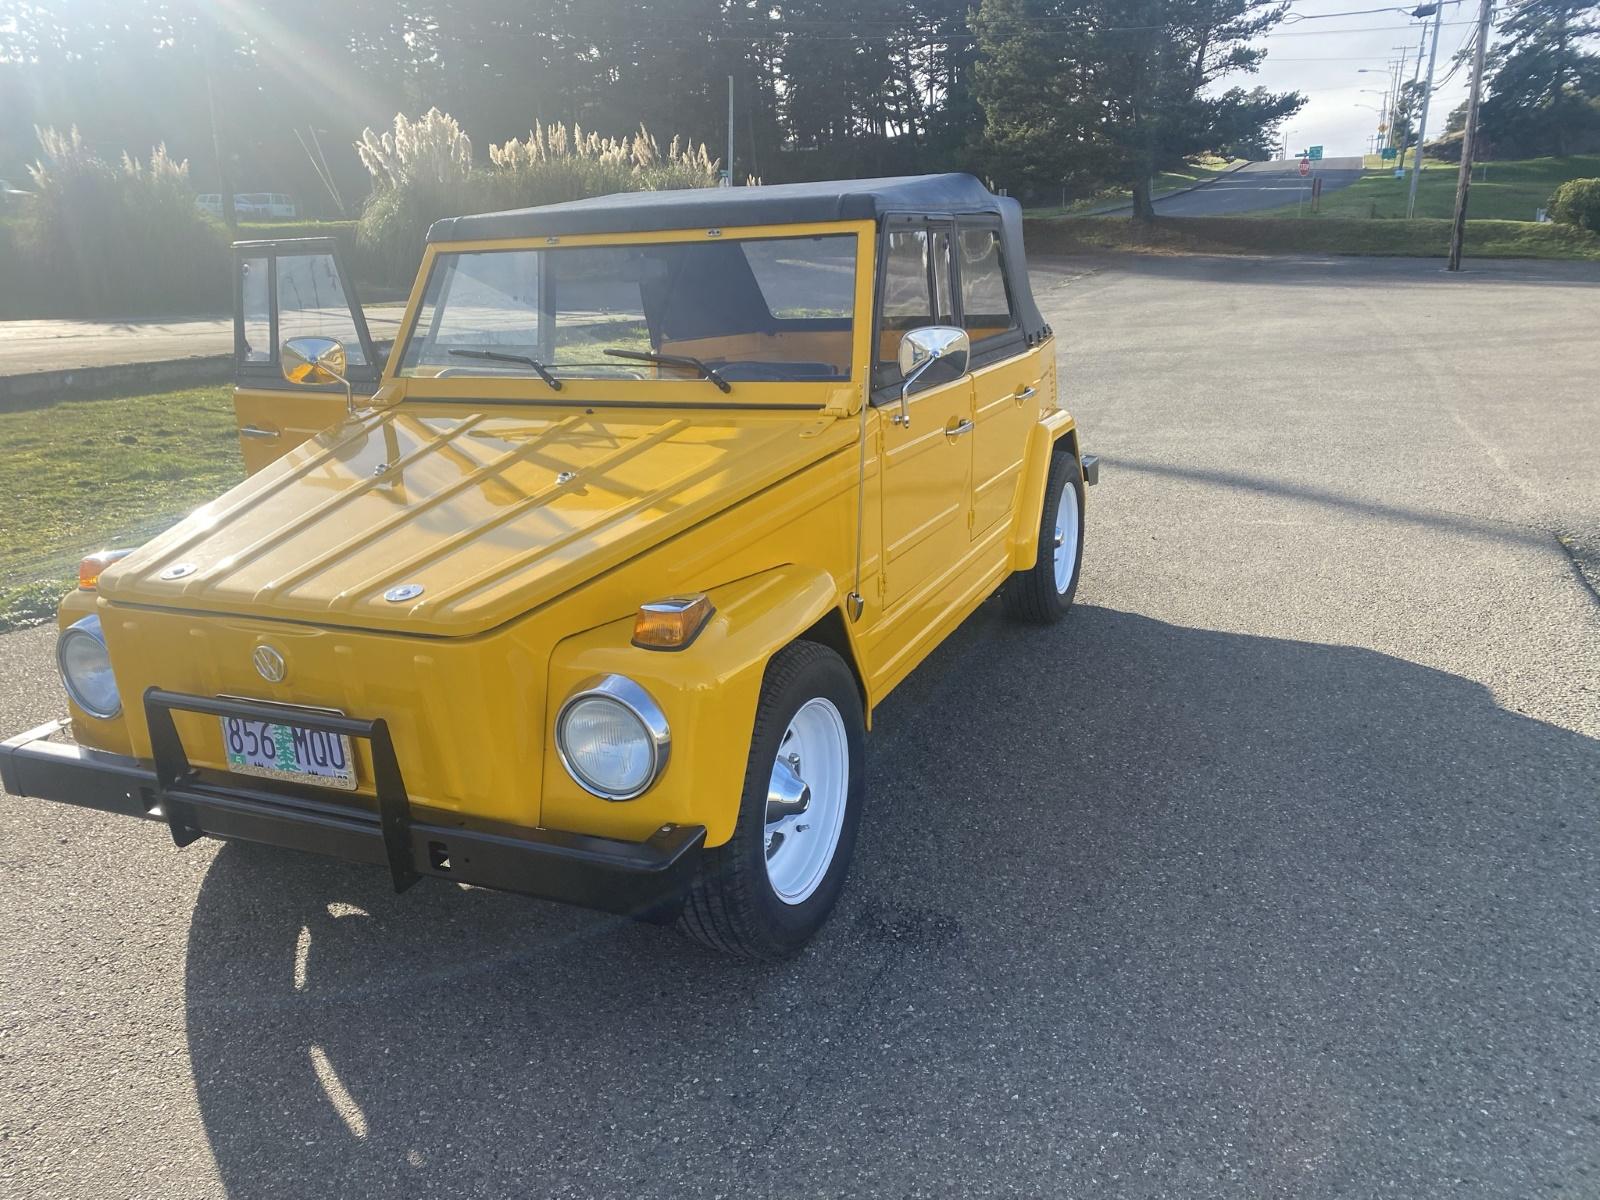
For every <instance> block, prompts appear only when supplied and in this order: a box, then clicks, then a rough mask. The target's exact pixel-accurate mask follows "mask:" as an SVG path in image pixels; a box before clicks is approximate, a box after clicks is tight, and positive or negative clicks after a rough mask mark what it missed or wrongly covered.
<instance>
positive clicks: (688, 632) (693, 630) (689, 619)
mask: <svg viewBox="0 0 1600 1200" xmlns="http://www.w3.org/2000/svg"><path fill="white" fill-rule="evenodd" d="M715 611H716V609H714V608H712V607H711V598H710V597H709V596H707V595H705V594H704V593H699V594H696V595H693V596H669V597H667V599H665V600H653V601H651V602H650V603H649V604H641V605H640V606H639V611H638V613H637V614H636V615H635V616H634V618H633V644H634V645H635V646H638V647H639V648H640V649H642V650H682V649H683V648H684V647H685V646H687V645H688V644H689V643H690V642H692V641H694V639H695V638H696V637H698V636H699V635H700V631H701V630H702V629H704V628H705V625H706V622H707V621H709V620H710V619H711V614H712V613H713V612H715Z"/></svg>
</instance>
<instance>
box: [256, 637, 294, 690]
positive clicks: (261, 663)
mask: <svg viewBox="0 0 1600 1200" xmlns="http://www.w3.org/2000/svg"><path fill="white" fill-rule="evenodd" d="M250 661H251V662H253V663H255V665H256V674H257V675H259V676H261V678H263V679H265V680H266V681H267V682H268V683H282V682H283V677H284V674H285V673H286V672H287V669H288V668H287V667H286V666H285V665H284V661H283V655H281V654H279V653H278V652H277V651H276V650H274V649H273V648H272V647H271V646H257V647H256V649H255V653H254V654H252V655H251V656H250Z"/></svg>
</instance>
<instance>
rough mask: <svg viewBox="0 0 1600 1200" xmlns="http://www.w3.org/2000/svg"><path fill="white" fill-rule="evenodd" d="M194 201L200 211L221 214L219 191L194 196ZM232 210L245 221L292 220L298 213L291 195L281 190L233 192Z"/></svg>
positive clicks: (213, 214) (218, 215)
mask: <svg viewBox="0 0 1600 1200" xmlns="http://www.w3.org/2000/svg"><path fill="white" fill-rule="evenodd" d="M194 202H195V205H196V206H197V207H198V208H199V209H200V211H201V212H207V213H210V214H211V215H212V216H213V217H221V216H222V195H221V193H220V192H205V193H203V194H201V195H199V196H196V197H195V198H194ZM233 211H234V212H235V213H236V214H237V215H238V216H239V217H240V218H241V219H243V220H247V221H260V220H269V221H282V220H293V219H294V218H295V217H297V216H299V215H300V210H299V209H298V208H297V207H296V206H295V202H294V199H293V197H290V196H286V195H284V194H283V193H282V192H235V193H234V196H233Z"/></svg>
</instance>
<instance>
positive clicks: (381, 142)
mask: <svg viewBox="0 0 1600 1200" xmlns="http://www.w3.org/2000/svg"><path fill="white" fill-rule="evenodd" d="M356 150H357V151H358V152H359V154H360V155H361V161H362V163H363V164H364V165H365V166H366V168H367V170H368V171H369V172H370V173H371V174H372V177H373V192H372V195H371V197H369V198H368V200H367V203H366V206H365V207H364V208H363V209H362V213H361V220H360V222H359V223H358V225H357V240H358V244H359V247H360V258H361V261H362V263H363V265H364V267H365V268H366V269H367V270H369V271H371V272H372V273H373V274H374V276H375V277H376V278H377V279H379V280H380V281H382V282H384V283H388V284H392V285H394V286H404V285H405V284H408V283H410V282H411V279H412V278H413V276H414V275H415V274H416V270H417V261H418V259H419V258H420V256H421V254H422V247H423V243H424V241H425V240H426V237H427V232H428V226H429V225H431V224H433V222H435V221H437V220H440V219H441V218H444V217H456V216H462V215H464V214H466V213H476V212H492V211H496V210H499V209H506V208H526V207H529V206H532V205H539V204H555V203H559V202H560V201H563V200H578V199H581V198H583V197H585V196H599V195H604V194H606V193H608V192H632V191H646V190H651V191H653V190H657V189H664V188H694V187H712V186H715V184H716V182H717V161H716V160H715V159H713V158H712V157H711V156H710V155H709V154H708V153H707V152H706V148H705V147H704V146H703V145H702V146H699V147H698V148H697V147H694V146H691V145H689V144H688V143H686V142H682V141H680V139H678V138H674V139H673V140H672V143H671V144H670V145H669V146H668V148H667V150H666V152H665V153H663V152H662V151H661V148H660V146H659V144H658V143H657V142H656V140H655V138H653V137H652V136H651V135H650V133H649V131H648V130H646V129H644V128H643V127H641V128H640V130H639V132H638V133H637V134H634V135H632V136H631V137H623V138H609V137H601V136H600V135H598V134H595V133H584V132H583V131H582V130H581V129H579V128H577V127H576V126H574V127H573V128H572V129H571V130H570V131H569V130H568V129H567V128H566V127H565V126H562V125H550V126H548V127H546V128H543V129H538V128H536V129H534V130H533V131H532V132H530V133H529V134H528V137H527V139H526V140H518V139H516V138H513V139H512V140H511V141H508V142H506V143H505V144H504V145H500V146H491V147H490V148H489V166H488V167H487V168H483V167H474V166H473V165H472V141H471V139H470V138H468V137H467V135H466V133H465V132H463V131H462V129H461V126H460V125H459V124H458V123H457V122H456V120H455V119H454V118H453V117H451V116H449V115H447V114H445V113H441V112H440V111H439V110H438V109H431V110H430V111H429V112H428V113H427V114H426V115H425V116H423V117H421V118H419V119H418V120H415V121H412V120H410V119H408V118H407V117H405V116H404V115H403V114H402V115H399V116H396V117H395V119H394V128H393V129H392V130H391V131H390V132H388V133H385V134H381V135H380V134H377V133H375V132H373V131H372V130H370V129H368V130H367V131H366V132H365V133H363V134H362V137H361V141H359V142H357V143H356Z"/></svg>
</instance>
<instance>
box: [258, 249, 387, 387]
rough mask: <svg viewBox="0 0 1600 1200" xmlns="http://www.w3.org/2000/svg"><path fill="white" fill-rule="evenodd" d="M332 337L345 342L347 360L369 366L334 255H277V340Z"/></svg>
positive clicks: (351, 364)
mask: <svg viewBox="0 0 1600 1200" xmlns="http://www.w3.org/2000/svg"><path fill="white" fill-rule="evenodd" d="M297 337H330V338H335V339H337V340H338V341H340V342H342V343H343V344H344V348H345V361H346V362H347V363H349V365H350V366H352V367H364V366H366V365H367V359H366V354H365V352H364V351H363V350H362V346H361V337H360V334H359V333H358V332H357V331H356V323H355V320H354V318H353V317H352V316H351V315H350V304H349V302H348V301H347V300H346V298H345V294H344V285H343V284H342V283H340V281H339V268H338V267H337V266H336V265H335V264H334V261H333V255H331V254H286V255H280V256H279V258H278V339H279V341H280V342H286V341H288V340H289V339H290V338H297Z"/></svg>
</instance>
